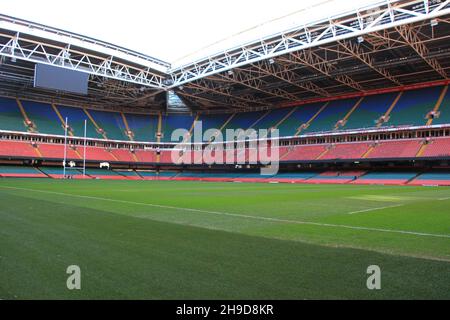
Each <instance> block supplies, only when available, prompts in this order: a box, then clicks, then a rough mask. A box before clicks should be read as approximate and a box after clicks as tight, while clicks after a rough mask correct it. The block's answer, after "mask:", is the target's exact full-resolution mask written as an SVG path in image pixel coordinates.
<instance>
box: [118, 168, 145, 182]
mask: <svg viewBox="0 0 450 320" xmlns="http://www.w3.org/2000/svg"><path fill="white" fill-rule="evenodd" d="M114 171H115V172H116V173H117V174H119V175H121V176H124V177H126V178H127V179H128V180H142V177H141V176H140V175H138V174H137V173H136V171H134V170H114Z"/></svg>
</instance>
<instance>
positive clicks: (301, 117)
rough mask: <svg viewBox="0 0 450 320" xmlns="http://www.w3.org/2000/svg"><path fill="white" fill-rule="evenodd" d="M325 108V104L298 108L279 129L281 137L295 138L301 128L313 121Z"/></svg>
mask: <svg viewBox="0 0 450 320" xmlns="http://www.w3.org/2000/svg"><path fill="white" fill-rule="evenodd" d="M323 106H324V103H315V104H309V105H304V106H299V107H297V108H296V110H295V111H294V113H292V114H291V116H290V117H289V118H288V119H286V120H285V121H284V122H283V123H282V124H281V125H280V126H279V127H278V130H280V137H292V136H295V134H296V133H297V131H298V129H299V128H300V126H301V125H302V124H305V123H307V122H308V121H309V120H311V118H312V117H314V115H316V113H317V112H319V110H320V109H321V108H322V107H323Z"/></svg>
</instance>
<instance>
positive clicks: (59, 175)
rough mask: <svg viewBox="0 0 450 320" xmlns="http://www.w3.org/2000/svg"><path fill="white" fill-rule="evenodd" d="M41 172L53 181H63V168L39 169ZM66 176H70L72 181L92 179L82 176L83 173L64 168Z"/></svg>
mask: <svg viewBox="0 0 450 320" xmlns="http://www.w3.org/2000/svg"><path fill="white" fill-rule="evenodd" d="M40 169H41V171H42V172H44V173H45V174H46V175H48V176H49V177H50V178H53V179H63V178H64V168H63V167H41V168H40ZM66 176H70V177H72V178H73V179H92V178H91V177H89V176H83V173H82V172H81V171H80V170H78V169H71V168H66Z"/></svg>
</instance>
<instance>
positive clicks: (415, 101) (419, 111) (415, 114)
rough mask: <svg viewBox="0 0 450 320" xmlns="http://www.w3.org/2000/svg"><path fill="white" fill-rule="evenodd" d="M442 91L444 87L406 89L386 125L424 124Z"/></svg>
mask: <svg viewBox="0 0 450 320" xmlns="http://www.w3.org/2000/svg"><path fill="white" fill-rule="evenodd" d="M441 92H442V87H431V88H425V89H419V90H411V91H405V92H404V93H403V95H402V97H401V98H400V100H399V101H398V103H397V105H396V106H395V107H394V109H393V110H392V112H391V114H390V118H389V121H387V122H386V123H384V126H405V125H413V126H414V125H415V126H424V125H425V124H426V123H427V118H426V116H427V114H428V113H429V112H430V111H432V110H433V108H434V107H435V105H436V102H437V101H438V99H439V95H440V93H441Z"/></svg>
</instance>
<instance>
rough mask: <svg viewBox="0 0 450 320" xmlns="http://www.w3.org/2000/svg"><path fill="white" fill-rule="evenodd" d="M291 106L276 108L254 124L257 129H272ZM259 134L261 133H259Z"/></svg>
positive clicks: (289, 110)
mask: <svg viewBox="0 0 450 320" xmlns="http://www.w3.org/2000/svg"><path fill="white" fill-rule="evenodd" d="M291 111H292V109H291V108H282V109H275V110H272V111H270V112H268V113H267V114H266V115H265V116H264V117H263V118H261V119H260V120H259V121H258V122H256V123H255V124H254V125H253V127H252V128H253V129H255V130H260V129H262V130H270V129H271V128H275V126H276V125H277V124H278V123H279V122H280V121H282V120H283V119H284V118H285V117H286V116H287V115H288V114H289V113H290V112H291ZM258 134H259V133H258Z"/></svg>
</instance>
